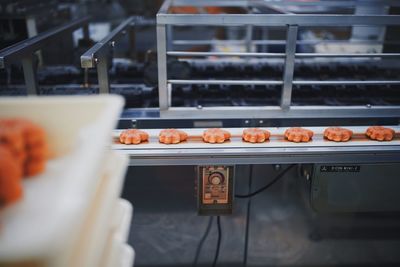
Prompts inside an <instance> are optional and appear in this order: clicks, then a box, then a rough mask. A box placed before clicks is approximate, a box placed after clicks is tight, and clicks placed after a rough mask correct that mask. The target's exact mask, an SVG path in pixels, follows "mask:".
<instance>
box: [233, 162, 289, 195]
mask: <svg viewBox="0 0 400 267" xmlns="http://www.w3.org/2000/svg"><path fill="white" fill-rule="evenodd" d="M294 166H295V164H292V165H290V166H289V167H287V168H286V169H284V170H283V171H282V172H281V173H279V174H278V175H277V176H276V177H275V178H274V179H272V181H271V182H269V183H268V184H266V185H265V186H263V187H261V188H260V189H257V190H256V191H254V192H253V193H250V194H247V195H235V197H237V198H250V197H253V196H255V195H257V194H259V193H261V192H263V191H264V190H266V189H268V188H269V187H270V186H272V185H273V184H275V183H276V182H277V181H278V180H279V179H280V178H282V177H283V176H284V175H285V174H286V173H287V172H288V171H289V170H290V169H291V168H293V167H294Z"/></svg>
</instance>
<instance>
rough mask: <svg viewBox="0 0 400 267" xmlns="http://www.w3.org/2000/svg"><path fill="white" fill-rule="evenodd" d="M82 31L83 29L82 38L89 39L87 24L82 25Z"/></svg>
mask: <svg viewBox="0 0 400 267" xmlns="http://www.w3.org/2000/svg"><path fill="white" fill-rule="evenodd" d="M82 31H83V39H85V40H89V38H90V33H89V24H86V25H85V26H83V28H82Z"/></svg>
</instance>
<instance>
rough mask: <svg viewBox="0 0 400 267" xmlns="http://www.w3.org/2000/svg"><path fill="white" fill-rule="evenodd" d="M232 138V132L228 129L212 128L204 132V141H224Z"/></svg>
mask: <svg viewBox="0 0 400 267" xmlns="http://www.w3.org/2000/svg"><path fill="white" fill-rule="evenodd" d="M229 138H231V134H230V133H229V132H228V131H225V130H222V129H219V128H212V129H208V130H205V131H204V133H203V141H204V142H207V143H212V144H214V143H223V142H225V141H226V140H229Z"/></svg>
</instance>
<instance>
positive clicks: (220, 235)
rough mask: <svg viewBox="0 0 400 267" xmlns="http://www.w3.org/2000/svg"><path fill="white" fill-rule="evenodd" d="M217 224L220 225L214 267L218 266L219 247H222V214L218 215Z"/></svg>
mask: <svg viewBox="0 0 400 267" xmlns="http://www.w3.org/2000/svg"><path fill="white" fill-rule="evenodd" d="M217 226H218V241H217V248H216V250H215V256H214V261H213V264H212V267H215V266H217V262H218V256H219V249H220V248H221V240H222V230H221V217H220V216H217Z"/></svg>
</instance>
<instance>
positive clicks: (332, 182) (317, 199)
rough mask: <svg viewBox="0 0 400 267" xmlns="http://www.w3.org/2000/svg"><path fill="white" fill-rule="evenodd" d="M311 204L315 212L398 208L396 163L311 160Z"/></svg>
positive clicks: (399, 189) (399, 194)
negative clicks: (322, 162)
mask: <svg viewBox="0 0 400 267" xmlns="http://www.w3.org/2000/svg"><path fill="white" fill-rule="evenodd" d="M311 204H312V206H313V208H314V209H315V210H317V211H319V212H381V211H400V163H390V164H382V163H380V164H356V163H355V164H315V165H314V171H313V178H312V185H311Z"/></svg>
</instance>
